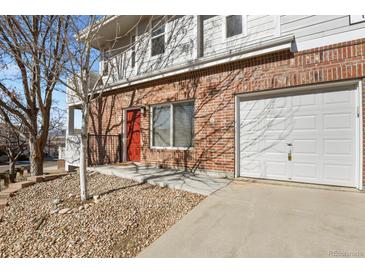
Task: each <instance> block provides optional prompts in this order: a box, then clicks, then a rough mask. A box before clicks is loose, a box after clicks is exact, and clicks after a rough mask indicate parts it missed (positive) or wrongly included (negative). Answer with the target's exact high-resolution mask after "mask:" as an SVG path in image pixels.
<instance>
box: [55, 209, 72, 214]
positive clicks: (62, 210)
mask: <svg viewBox="0 0 365 274" xmlns="http://www.w3.org/2000/svg"><path fill="white" fill-rule="evenodd" d="M70 210H71V209H69V208H63V209H61V210H60V211H58V214H66V213H68V212H69V211H70Z"/></svg>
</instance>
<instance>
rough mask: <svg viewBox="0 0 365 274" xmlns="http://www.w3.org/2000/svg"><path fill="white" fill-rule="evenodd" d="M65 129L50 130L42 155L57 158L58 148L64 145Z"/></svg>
mask: <svg viewBox="0 0 365 274" xmlns="http://www.w3.org/2000/svg"><path fill="white" fill-rule="evenodd" d="M65 137H66V130H59V131H55V132H50V133H49V135H48V139H47V143H46V146H45V148H44V156H45V157H47V158H48V157H49V158H53V159H57V158H59V148H60V147H65Z"/></svg>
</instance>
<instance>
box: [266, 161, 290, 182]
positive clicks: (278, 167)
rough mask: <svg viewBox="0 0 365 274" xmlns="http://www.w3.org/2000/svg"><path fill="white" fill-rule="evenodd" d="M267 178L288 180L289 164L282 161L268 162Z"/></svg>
mask: <svg viewBox="0 0 365 274" xmlns="http://www.w3.org/2000/svg"><path fill="white" fill-rule="evenodd" d="M265 176H267V177H270V178H272V179H286V178H287V177H288V167H287V164H286V163H284V162H282V161H266V163H265Z"/></svg>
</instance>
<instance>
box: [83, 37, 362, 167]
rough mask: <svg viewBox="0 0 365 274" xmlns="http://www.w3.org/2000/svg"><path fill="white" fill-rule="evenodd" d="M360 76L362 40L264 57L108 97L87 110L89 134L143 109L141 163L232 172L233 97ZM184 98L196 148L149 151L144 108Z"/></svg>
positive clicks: (110, 129) (116, 126) (113, 127)
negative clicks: (190, 105)
mask: <svg viewBox="0 0 365 274" xmlns="http://www.w3.org/2000/svg"><path fill="white" fill-rule="evenodd" d="M363 77H365V39H361V40H354V41H350V42H346V43H340V44H335V45H331V46H326V47H321V48H316V49H311V50H307V51H302V52H297V53H291V52H290V51H282V52H279V53H273V54H267V55H264V56H260V57H256V58H251V59H248V60H242V61H237V62H232V63H228V64H224V65H218V66H215V67H210V68H207V69H202V70H199V71H195V72H190V73H185V74H181V75H177V76H173V77H168V78H164V79H162V80H156V81H151V82H148V83H144V84H139V85H135V86H131V87H127V88H121V89H118V90H115V91H113V92H108V93H106V94H104V97H103V98H102V99H101V100H99V101H98V102H97V103H96V104H95V105H94V107H93V109H92V111H91V123H90V124H91V125H90V126H91V132H95V133H97V134H101V133H102V134H119V133H121V132H122V114H123V111H122V110H123V109H125V108H129V107H134V106H146V107H147V111H146V112H145V114H144V115H143V116H142V119H141V129H142V131H141V135H142V162H144V163H147V164H154V165H164V166H169V167H180V168H188V169H193V170H194V169H197V168H198V169H208V170H214V171H223V172H226V173H233V172H234V136H235V132H234V115H235V113H234V98H235V95H236V94H238V93H244V92H252V91H263V90H271V89H277V88H285V87H294V86H300V85H308V84H316V83H324V82H330V81H338V80H350V79H362V78H363ZM363 90H365V84H364V89H363ZM187 99H194V101H195V128H194V130H195V145H194V147H193V148H190V149H189V150H173V149H168V150H165V149H163V150H161V149H151V148H150V136H149V132H150V131H149V130H150V112H149V108H148V106H149V105H153V104H159V103H165V102H171V101H179V100H187ZM364 114H365V113H364ZM364 162H365V161H364Z"/></svg>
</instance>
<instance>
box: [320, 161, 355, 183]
mask: <svg viewBox="0 0 365 274" xmlns="http://www.w3.org/2000/svg"><path fill="white" fill-rule="evenodd" d="M323 171H324V172H323V174H324V175H323V179H324V180H325V181H326V182H329V184H331V183H332V184H340V185H343V186H353V184H351V182H352V181H353V180H354V175H353V167H352V165H338V164H325V165H324V167H323Z"/></svg>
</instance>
